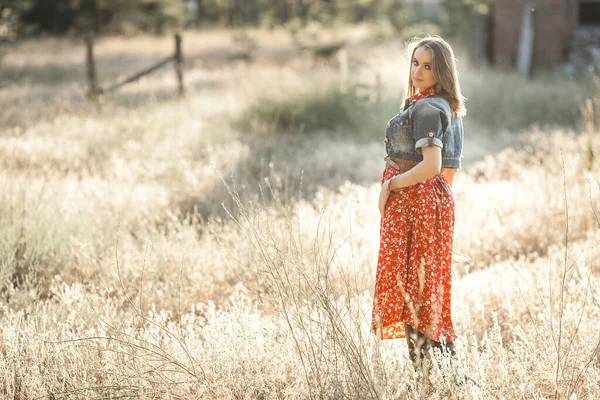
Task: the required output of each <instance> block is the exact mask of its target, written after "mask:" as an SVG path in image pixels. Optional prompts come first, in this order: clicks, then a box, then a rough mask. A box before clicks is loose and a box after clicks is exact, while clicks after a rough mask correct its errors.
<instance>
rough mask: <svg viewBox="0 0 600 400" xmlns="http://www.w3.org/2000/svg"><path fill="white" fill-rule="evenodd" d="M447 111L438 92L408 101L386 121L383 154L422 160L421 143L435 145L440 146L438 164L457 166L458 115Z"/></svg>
mask: <svg viewBox="0 0 600 400" xmlns="http://www.w3.org/2000/svg"><path fill="white" fill-rule="evenodd" d="M451 115H452V112H451V109H450V104H448V101H447V100H446V99H444V98H443V97H441V96H439V95H433V96H429V97H425V98H423V99H421V100H419V101H417V102H415V103H412V104H411V105H409V106H408V107H407V108H405V109H404V110H402V111H401V112H400V113H399V114H397V115H395V116H394V117H393V118H392V119H391V120H390V121H389V122H388V124H387V130H386V133H385V137H386V139H387V140H386V144H385V150H386V152H387V155H388V156H389V157H391V158H399V159H402V160H411V161H422V160H423V152H422V149H421V148H422V147H427V146H438V147H441V148H442V167H446V168H460V161H461V158H462V149H463V136H464V133H463V125H462V117H459V116H455V117H451Z"/></svg>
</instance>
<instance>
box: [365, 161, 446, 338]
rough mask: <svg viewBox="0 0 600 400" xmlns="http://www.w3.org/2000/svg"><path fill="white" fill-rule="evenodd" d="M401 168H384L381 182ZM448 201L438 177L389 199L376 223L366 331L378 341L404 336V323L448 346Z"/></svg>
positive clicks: (395, 192) (400, 191) (444, 185)
mask: <svg viewBox="0 0 600 400" xmlns="http://www.w3.org/2000/svg"><path fill="white" fill-rule="evenodd" d="M405 171H406V169H401V170H396V169H394V168H391V167H388V168H385V169H384V171H383V176H382V178H381V183H382V184H383V182H385V181H386V180H387V179H389V178H391V177H392V176H394V175H398V174H402V173H403V172H405ZM453 234H454V197H453V195H452V189H451V188H450V185H449V184H448V182H447V181H446V179H445V178H444V176H443V175H441V174H440V175H436V176H434V177H432V178H429V179H427V180H426V181H423V182H420V183H418V184H416V185H412V186H408V187H405V188H402V189H399V190H395V191H393V192H392V193H391V194H390V197H389V199H388V202H387V205H386V211H385V214H384V216H383V217H382V219H381V227H380V236H381V239H380V248H379V257H378V263H377V272H376V278H375V291H374V300H373V315H372V327H373V332H374V333H375V334H376V335H377V336H378V337H379V338H381V339H395V338H404V337H406V332H405V327H404V324H405V323H407V324H409V325H410V326H412V327H413V328H415V329H416V330H418V331H420V332H422V333H423V334H424V335H425V336H427V337H428V338H430V339H433V340H435V341H438V342H440V341H444V342H449V341H454V340H455V339H456V334H455V332H454V326H453V323H452V317H451V314H450V310H451V304H450V302H451V293H450V291H451V286H452V282H451V280H452V240H453Z"/></svg>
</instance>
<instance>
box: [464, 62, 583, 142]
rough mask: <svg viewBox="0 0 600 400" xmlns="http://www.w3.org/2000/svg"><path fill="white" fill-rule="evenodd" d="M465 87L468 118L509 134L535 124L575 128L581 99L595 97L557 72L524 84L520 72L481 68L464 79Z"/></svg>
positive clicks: (581, 83) (580, 83)
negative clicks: (506, 131)
mask: <svg viewBox="0 0 600 400" xmlns="http://www.w3.org/2000/svg"><path fill="white" fill-rule="evenodd" d="M462 86H463V93H464V95H465V96H466V98H467V103H466V107H467V118H468V119H474V120H476V121H478V122H480V123H482V124H484V125H485V126H486V127H489V128H490V129H499V130H503V129H505V130H509V131H519V130H523V129H527V128H528V127H529V126H531V125H533V124H537V125H538V126H540V127H542V128H543V127H549V126H561V127H571V128H576V127H577V125H578V123H579V122H580V121H581V111H580V110H579V107H578V104H579V103H580V101H581V98H582V97H583V98H587V97H592V96H593V95H594V87H593V86H591V85H585V83H584V82H577V81H575V80H567V79H565V77H564V76H560V75H559V73H558V72H555V73H549V74H546V75H540V76H537V77H534V79H532V80H531V81H524V80H523V78H522V77H521V76H520V75H519V74H517V73H503V72H499V71H495V70H492V69H490V70H486V69H481V70H480V71H479V73H478V74H477V75H474V74H472V75H470V78H469V79H465V80H464V81H463V85H462ZM515 88H526V90H515Z"/></svg>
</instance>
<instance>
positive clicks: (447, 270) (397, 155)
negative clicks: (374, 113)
mask: <svg viewBox="0 0 600 400" xmlns="http://www.w3.org/2000/svg"><path fill="white" fill-rule="evenodd" d="M413 46H414V47H413ZM411 47H412V52H411V55H410V62H411V67H410V73H409V76H408V82H407V86H406V88H407V89H406V96H404V98H406V100H405V102H404V107H403V109H402V111H401V112H400V113H399V114H398V115H396V116H394V117H393V118H392V119H391V120H390V121H389V123H388V125H387V131H386V138H385V140H384V143H385V147H386V152H387V155H388V156H387V157H386V158H385V159H386V168H385V169H384V171H383V177H382V180H381V182H382V186H381V192H380V195H379V211H380V212H381V231H380V232H381V239H380V240H381V241H380V249H379V258H378V264H377V273H376V282H375V291H374V301H373V321H372V323H373V331H374V332H375V333H376V334H377V335H378V337H380V338H381V339H395V338H406V340H407V344H408V349H409V355H410V358H411V360H412V361H413V364H414V365H415V366H416V365H418V361H419V360H420V358H421V348H425V349H426V348H427V347H429V346H434V347H440V348H441V347H446V348H447V349H449V350H450V351H451V352H452V353H453V354H454V343H453V342H454V340H455V339H456V334H455V332H454V325H453V323H452V317H451V314H450V310H451V305H450V301H451V294H450V289H451V283H452V282H451V281H452V267H451V266H452V237H453V233H454V198H453V195H452V189H451V184H452V182H453V180H454V175H455V173H456V171H457V169H458V168H460V162H461V156H462V145H463V126H462V117H463V116H464V115H465V114H466V110H465V108H464V104H463V96H462V95H461V93H460V85H459V82H458V74H457V71H456V63H455V59H454V53H453V51H452V48H451V47H450V45H449V44H448V43H446V42H445V41H444V40H443V39H442V38H440V37H428V38H425V39H421V40H420V41H418V42H416V43H413V45H412V46H411Z"/></svg>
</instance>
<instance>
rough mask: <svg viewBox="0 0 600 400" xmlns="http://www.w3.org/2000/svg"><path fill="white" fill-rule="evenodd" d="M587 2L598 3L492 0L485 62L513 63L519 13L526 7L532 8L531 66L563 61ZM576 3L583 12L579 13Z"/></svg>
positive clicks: (584, 0)
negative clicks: (493, 1) (493, 0)
mask: <svg viewBox="0 0 600 400" xmlns="http://www.w3.org/2000/svg"><path fill="white" fill-rule="evenodd" d="M580 3H582V4H580ZM588 4H598V5H600V0H598V1H596V0H593V1H587V0H537V1H536V0H496V1H495V3H494V4H493V6H492V7H491V10H490V14H489V16H488V21H487V24H488V28H487V32H488V49H487V51H486V52H487V54H488V59H489V61H491V63H492V64H495V65H498V66H506V67H512V66H514V65H515V63H516V58H517V53H518V48H519V38H520V35H521V27H522V24H523V16H524V14H525V13H526V12H527V10H528V9H529V10H533V11H531V17H532V24H533V56H532V61H531V62H532V66H533V67H534V68H535V67H552V66H555V65H559V64H561V63H563V62H565V61H566V60H567V56H568V50H569V45H570V43H571V41H572V40H573V38H574V36H575V30H576V29H577V28H578V27H579V26H580V22H581V20H582V19H583V20H584V21H585V19H586V18H587V17H589V16H586V15H587V13H586V12H587V10H588V8H587V5H588ZM580 5H581V6H582V8H583V10H581V11H584V14H586V15H581V13H580ZM598 17H600V15H599V16H598ZM588 19H590V18H588ZM590 20H593V18H591V19H590Z"/></svg>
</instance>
